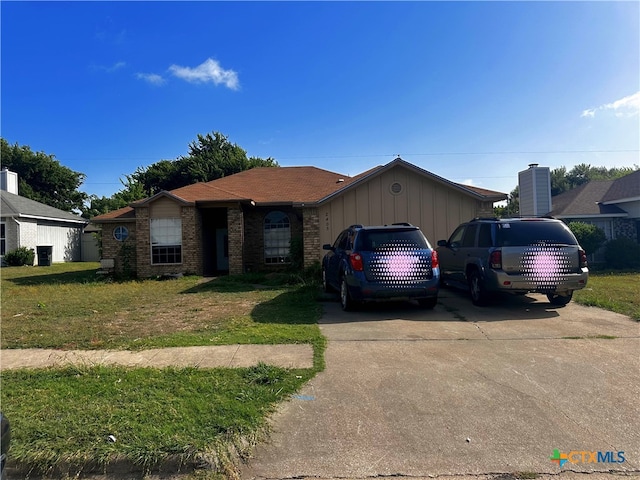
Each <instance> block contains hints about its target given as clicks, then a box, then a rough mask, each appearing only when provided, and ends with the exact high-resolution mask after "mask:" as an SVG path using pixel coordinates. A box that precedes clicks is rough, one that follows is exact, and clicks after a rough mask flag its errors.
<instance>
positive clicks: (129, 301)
mask: <svg viewBox="0 0 640 480" xmlns="http://www.w3.org/2000/svg"><path fill="white" fill-rule="evenodd" d="M96 270H97V264H86V263H78V264H54V265H53V266H51V267H8V268H3V269H2V293H1V300H2V348H28V347H32V348H33V347H37V348H62V349H76V348H78V349H97V348H147V347H153V346H168V345H173V344H179V345H185V343H186V344H195V345H198V344H212V343H213V344H216V343H238V342H239V343H246V342H247V341H250V342H252V343H272V342H275V341H290V342H300V341H305V340H304V338H303V337H304V333H302V334H301V332H300V331H299V330H300V328H299V327H300V326H301V324H302V325H304V327H306V328H307V329H313V328H315V329H316V330H317V325H311V324H313V323H315V320H317V316H316V315H314V311H315V309H317V308H318V307H317V305H314V304H313V302H310V303H309V305H308V307H310V310H308V311H307V312H306V313H305V312H301V316H302V317H303V318H300V319H295V318H289V321H288V322H281V321H279V320H278V318H279V317H282V316H286V312H285V311H284V309H285V308H286V307H287V305H286V303H287V302H285V303H283V304H282V307H283V310H280V311H278V310H276V311H275V312H274V322H273V325H271V326H270V328H267V325H266V324H268V323H269V322H268V321H267V322H265V321H264V319H263V318H259V315H258V316H256V311H257V310H256V309H258V307H260V308H262V307H263V306H264V305H265V304H267V305H268V304H270V303H271V304H273V303H274V302H275V303H276V304H278V303H279V301H278V298H279V297H281V296H282V298H285V297H287V296H288V295H292V292H293V291H295V287H287V286H284V287H274V288H255V287H253V286H251V285H247V284H242V283H236V284H230V283H228V282H225V280H224V279H203V278H201V277H184V278H180V279H177V280H165V281H158V280H144V281H126V282H108V281H105V280H104V279H101V278H98V276H97V275H96V274H95V271H96ZM256 330H260V331H259V334H258V335H255V333H256ZM287 330H289V332H287ZM247 331H250V332H251V333H252V335H246V340H245V341H243V339H242V338H241V337H242V336H243V333H247ZM307 333H309V334H310V337H312V338H314V339H315V338H317V336H318V335H317V334H316V333H315V332H313V333H312V332H311V331H310V330H309V331H308V332H307ZM289 334H291V338H290V339H288V340H287V336H288V335H289ZM233 337H235V338H233ZM276 339H277V340H276ZM307 341H308V340H307Z"/></svg>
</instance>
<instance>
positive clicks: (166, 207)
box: [149, 198, 182, 218]
mask: <svg viewBox="0 0 640 480" xmlns="http://www.w3.org/2000/svg"><path fill="white" fill-rule="evenodd" d="M181 212H182V210H181V208H180V205H178V204H177V203H176V202H174V201H173V200H171V199H169V198H159V199H158V200H156V201H154V202H153V203H152V204H151V205H150V206H149V216H150V218H180V216H181Z"/></svg>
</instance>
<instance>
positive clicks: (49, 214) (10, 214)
mask: <svg viewBox="0 0 640 480" xmlns="http://www.w3.org/2000/svg"><path fill="white" fill-rule="evenodd" d="M0 174H1V177H0V178H1V182H0V183H1V187H2V188H1V189H0V200H1V204H0V256H2V257H4V255H5V253H7V252H10V251H12V250H15V249H16V248H18V247H27V248H33V249H34V250H35V251H36V255H37V251H38V248H37V247H40V246H41V247H51V249H50V251H51V258H50V261H51V262H75V261H80V260H82V253H81V236H82V231H83V229H84V227H85V226H86V225H87V224H88V221H87V220H85V219H84V218H82V217H79V216H78V215H74V214H72V213H69V212H65V211H63V210H59V209H57V208H54V207H50V206H49V205H45V204H43V203H40V202H36V201H34V200H31V199H29V198H25V197H21V196H20V195H18V191H17V190H18V188H17V185H18V182H17V175H16V174H15V173H14V172H10V171H8V170H6V169H5V170H2V172H0ZM35 262H36V264H38V263H39V259H38V257H37V256H36V260H35Z"/></svg>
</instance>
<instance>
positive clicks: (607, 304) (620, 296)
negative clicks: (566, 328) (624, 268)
mask: <svg viewBox="0 0 640 480" xmlns="http://www.w3.org/2000/svg"><path fill="white" fill-rule="evenodd" d="M573 299H574V300H575V301H576V302H578V303H580V304H582V305H587V306H592V307H599V308H603V309H605V310H610V311H612V312H616V313H621V314H623V315H627V316H629V317H631V318H633V319H635V320H640V273H637V272H634V273H620V272H609V273H600V272H595V273H594V272H591V273H590V275H589V282H588V284H587V287H586V288H585V289H583V290H578V291H576V292H575V293H574V294H573Z"/></svg>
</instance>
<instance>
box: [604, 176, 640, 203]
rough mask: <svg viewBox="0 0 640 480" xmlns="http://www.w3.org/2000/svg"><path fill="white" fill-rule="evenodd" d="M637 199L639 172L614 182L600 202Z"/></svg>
mask: <svg viewBox="0 0 640 480" xmlns="http://www.w3.org/2000/svg"><path fill="white" fill-rule="evenodd" d="M637 197H640V170H636V171H635V172H633V173H630V174H629V175H625V176H624V177H620V178H617V179H616V180H614V181H613V185H611V188H610V189H609V191H608V192H607V193H606V194H605V195H604V197H602V200H601V201H602V202H603V203H610V202H616V201H620V200H625V199H628V198H637Z"/></svg>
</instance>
